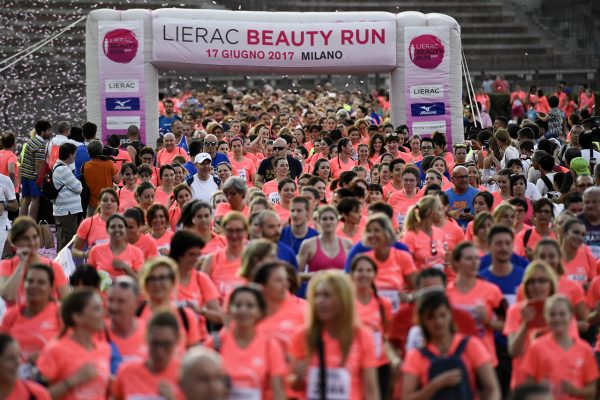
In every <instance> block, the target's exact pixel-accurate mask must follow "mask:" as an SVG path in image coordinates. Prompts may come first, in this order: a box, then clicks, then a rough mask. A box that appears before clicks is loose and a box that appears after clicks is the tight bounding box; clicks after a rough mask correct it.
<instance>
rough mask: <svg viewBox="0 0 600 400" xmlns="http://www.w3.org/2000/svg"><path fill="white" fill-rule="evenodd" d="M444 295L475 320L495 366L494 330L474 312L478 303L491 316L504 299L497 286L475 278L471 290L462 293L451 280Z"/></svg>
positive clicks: (454, 305)
mask: <svg viewBox="0 0 600 400" xmlns="http://www.w3.org/2000/svg"><path fill="white" fill-rule="evenodd" d="M446 295H447V296H448V299H449V300H450V303H452V306H453V307H457V308H462V309H463V310H465V311H467V312H469V313H470V314H471V316H472V317H473V319H474V320H475V325H476V326H477V333H478V337H479V339H481V340H482V341H483V344H485V347H486V348H487V349H488V352H489V353H490V357H491V359H492V366H494V367H495V366H496V365H497V364H498V358H497V357H496V345H495V344H494V330H493V329H491V328H490V327H486V326H485V325H484V324H483V321H482V320H481V319H480V318H479V317H478V316H477V314H476V313H475V307H476V306H478V305H482V306H484V307H485V311H486V313H487V315H488V316H489V317H491V318H493V315H494V310H495V309H497V308H498V307H499V306H500V303H501V302H502V300H504V297H503V296H502V292H501V291H500V289H498V286H496V285H494V284H493V283H489V282H487V281H484V280H481V279H477V281H476V282H475V286H473V287H472V288H471V290H469V291H468V292H467V293H462V292H460V291H459V290H458V289H457V288H456V283H455V282H451V283H449V284H448V287H447V288H446Z"/></svg>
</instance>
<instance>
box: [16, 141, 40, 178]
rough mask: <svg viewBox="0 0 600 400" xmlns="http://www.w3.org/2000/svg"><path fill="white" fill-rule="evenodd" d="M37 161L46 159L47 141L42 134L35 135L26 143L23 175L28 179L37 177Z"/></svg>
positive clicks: (22, 168)
mask: <svg viewBox="0 0 600 400" xmlns="http://www.w3.org/2000/svg"><path fill="white" fill-rule="evenodd" d="M36 161H46V141H45V140H44V138H42V137H41V136H38V135H35V136H34V137H33V139H29V141H28V142H27V143H26V144H25V151H24V152H23V157H22V158H21V176H22V177H24V178H28V179H37V170H36V168H35V162H36Z"/></svg>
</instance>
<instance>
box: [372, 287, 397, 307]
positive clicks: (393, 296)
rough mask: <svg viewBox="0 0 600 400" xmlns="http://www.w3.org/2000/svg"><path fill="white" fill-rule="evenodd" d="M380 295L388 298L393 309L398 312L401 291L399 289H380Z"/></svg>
mask: <svg viewBox="0 0 600 400" xmlns="http://www.w3.org/2000/svg"><path fill="white" fill-rule="evenodd" d="M377 293H378V294H379V296H381V297H383V298H385V299H388V300H389V301H390V302H391V303H392V311H393V312H396V311H398V309H399V308H400V303H401V301H400V292H399V291H397V290H381V289H380V290H378V291H377Z"/></svg>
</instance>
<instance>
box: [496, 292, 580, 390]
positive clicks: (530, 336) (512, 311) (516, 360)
mask: <svg viewBox="0 0 600 400" xmlns="http://www.w3.org/2000/svg"><path fill="white" fill-rule="evenodd" d="M526 306H527V300H524V301H521V302H519V303H515V304H513V305H512V306H510V307H509V308H508V311H507V313H506V322H505V324H504V331H503V332H502V333H504V334H505V335H506V336H508V335H510V334H511V333H517V332H518V330H519V327H520V326H521V322H522V319H521V310H522V309H523V308H524V307H526ZM545 330H546V329H545V328H532V329H529V330H528V331H527V333H526V335H525V340H524V341H523V351H522V352H521V354H519V355H517V356H515V357H513V362H512V377H511V381H510V386H511V387H513V388H514V387H515V386H517V385H520V384H522V383H524V381H525V378H526V375H525V374H524V373H523V369H522V364H523V357H524V355H525V354H526V353H527V351H528V350H529V348H530V347H531V344H532V343H533V342H534V341H535V340H537V339H539V335H540V334H541V333H543V332H545ZM569 335H570V336H571V337H573V338H576V337H577V338H578V337H579V332H578V330H577V323H576V322H575V318H573V319H572V320H571V323H570V325H569Z"/></svg>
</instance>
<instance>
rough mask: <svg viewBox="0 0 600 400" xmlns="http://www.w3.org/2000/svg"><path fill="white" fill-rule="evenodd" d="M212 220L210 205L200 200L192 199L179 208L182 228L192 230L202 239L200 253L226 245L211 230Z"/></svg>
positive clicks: (210, 251) (220, 237) (207, 252)
mask: <svg viewBox="0 0 600 400" xmlns="http://www.w3.org/2000/svg"><path fill="white" fill-rule="evenodd" d="M212 220H213V211H212V207H211V206H210V205H209V204H208V203H205V202H203V201H200V200H192V201H191V202H189V203H188V204H186V205H185V207H183V209H182V210H181V218H180V223H181V225H182V227H183V229H186V230H189V231H191V232H194V233H195V234H197V235H198V236H200V238H202V240H204V248H203V249H202V254H210V253H212V252H214V251H216V250H220V249H222V248H224V247H225V246H226V245H227V240H226V239H225V238H224V237H223V236H221V235H218V234H216V233H215V232H214V231H213V229H212Z"/></svg>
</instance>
